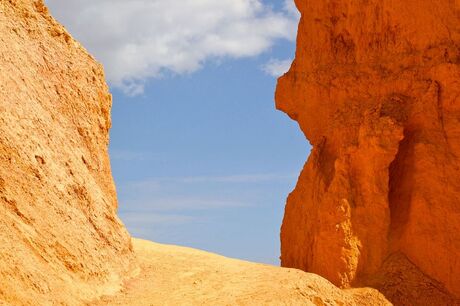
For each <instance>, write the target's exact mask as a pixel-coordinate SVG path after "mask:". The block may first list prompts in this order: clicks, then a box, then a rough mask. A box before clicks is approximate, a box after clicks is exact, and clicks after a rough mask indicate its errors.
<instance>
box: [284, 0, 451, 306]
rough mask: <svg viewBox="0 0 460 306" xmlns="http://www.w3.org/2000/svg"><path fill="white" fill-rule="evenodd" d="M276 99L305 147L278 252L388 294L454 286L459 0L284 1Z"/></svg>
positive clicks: (426, 293)
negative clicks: (296, 18) (295, 22)
mask: <svg viewBox="0 0 460 306" xmlns="http://www.w3.org/2000/svg"><path fill="white" fill-rule="evenodd" d="M296 4H297V7H298V8H299V10H300V11H301V13H302V19H301V22H300V26H299V33H298V39H297V51H296V59H295V61H294V63H293V65H292V67H291V70H290V71H289V72H288V73H287V74H286V75H285V76H284V77H282V78H281V79H280V80H279V84H278V88H277V92H276V101H277V107H278V108H279V109H280V110H282V111H284V112H286V113H287V114H288V115H289V116H290V117H291V118H293V119H294V120H296V121H298V123H299V125H300V128H301V129H302V131H303V132H304V134H305V135H306V137H307V138H308V140H309V141H310V143H311V144H312V146H313V150H312V153H311V155H310V157H309V159H308V161H307V163H306V164H305V167H304V169H303V171H302V173H301V175H300V177H299V181H298V184H297V186H296V188H295V190H294V191H293V192H292V194H291V195H290V196H289V198H288V201H287V205H286V211H285V217H284V220H283V225H282V229H281V243H282V246H281V253H282V254H281V256H282V257H281V259H282V265H283V266H286V267H296V268H300V269H303V270H305V271H310V272H313V273H318V274H320V275H322V276H325V277H326V278H328V279H329V280H331V281H332V282H333V283H335V284H336V285H339V286H342V287H350V286H355V285H363V284H366V285H373V286H375V287H377V288H379V289H381V290H382V291H383V292H384V293H385V294H386V295H387V297H389V298H390V299H391V300H392V301H393V302H395V304H400V305H417V304H418V305H453V304H456V303H459V300H458V298H459V297H460V2H459V1H454V0H405V1H395V0H347V1H338V0H325V1H313V0H297V1H296Z"/></svg>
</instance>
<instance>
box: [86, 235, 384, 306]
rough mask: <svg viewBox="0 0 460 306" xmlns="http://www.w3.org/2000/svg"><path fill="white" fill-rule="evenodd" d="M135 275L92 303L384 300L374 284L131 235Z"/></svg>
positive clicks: (362, 302)
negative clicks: (342, 283) (338, 283)
mask: <svg viewBox="0 0 460 306" xmlns="http://www.w3.org/2000/svg"><path fill="white" fill-rule="evenodd" d="M133 244H134V249H135V253H136V255H137V258H138V260H139V262H140V266H141V270H140V271H139V273H138V275H137V276H136V277H134V278H132V279H131V280H129V281H127V282H126V284H125V287H124V289H123V290H122V292H120V293H119V294H117V295H115V296H109V297H104V298H102V299H101V300H99V301H97V302H94V303H91V305H277V306H278V305H389V304H388V303H387V302H386V301H385V300H384V298H383V296H382V295H380V293H378V292H377V291H376V290H373V289H367V288H366V289H353V290H340V289H338V288H336V287H335V286H334V285H332V284H331V283H329V282H328V281H326V280H325V279H323V278H321V277H319V276H317V275H314V274H309V273H305V272H302V271H299V270H295V269H285V268H280V267H275V266H270V265H263V264H256V263H250V262H246V261H242V260H236V259H230V258H226V257H223V256H219V255H215V254H211V253H207V252H204V251H199V250H195V249H190V248H184V247H178V246H170V245H162V244H157V243H153V242H149V241H144V240H139V239H133Z"/></svg>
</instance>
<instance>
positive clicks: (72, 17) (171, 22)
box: [46, 0, 298, 95]
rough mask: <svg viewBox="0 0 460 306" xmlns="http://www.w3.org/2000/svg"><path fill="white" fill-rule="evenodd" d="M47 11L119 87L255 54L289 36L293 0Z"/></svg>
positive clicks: (119, 2)
mask: <svg viewBox="0 0 460 306" xmlns="http://www.w3.org/2000/svg"><path fill="white" fill-rule="evenodd" d="M46 3H47V4H48V6H49V7H50V8H51V11H52V13H53V14H54V16H56V17H57V18H58V19H59V20H60V21H61V22H62V23H63V24H64V25H65V26H66V27H67V28H68V29H69V30H70V32H71V33H72V34H73V35H74V36H75V37H76V38H77V39H79V40H80V41H82V42H83V45H84V46H86V47H87V48H88V49H89V51H90V52H91V53H93V54H94V55H95V56H96V58H97V59H98V60H100V61H101V62H102V63H103V64H104V66H105V69H106V73H107V77H108V80H109V82H110V83H111V84H112V85H114V86H116V87H119V88H121V89H122V90H123V91H124V92H125V93H127V94H130V95H136V94H140V93H142V92H143V88H144V84H145V82H146V81H147V80H148V79H150V78H159V77H162V76H164V75H165V73H166V74H168V73H172V74H187V73H192V72H194V71H197V70H199V69H200V68H201V67H202V66H203V65H204V64H205V62H206V61H208V60H213V59H222V58H243V57H251V56H257V55H259V54H261V53H262V52H265V51H267V50H269V49H270V47H271V46H273V45H274V44H275V42H276V41H277V40H279V39H287V40H293V39H294V38H295V33H296V27H297V23H298V13H297V11H296V9H295V7H294V6H293V0H286V1H285V5H284V9H283V10H282V11H274V10H273V9H272V8H271V7H270V6H269V5H266V4H264V3H263V2H262V0H219V1H216V0H200V1H197V0H184V1H170V0H156V1H151V0H136V1H126V0H98V1H94V0H66V1H62V0H46Z"/></svg>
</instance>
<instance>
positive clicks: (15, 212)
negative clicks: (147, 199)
mask: <svg viewBox="0 0 460 306" xmlns="http://www.w3.org/2000/svg"><path fill="white" fill-rule="evenodd" d="M110 108H111V96H110V94H109V92H108V88H107V85H106V83H105V80H104V75H103V71H102V68H101V66H100V65H99V64H98V63H96V61H95V60H94V59H93V58H92V57H91V56H90V55H89V54H88V53H87V52H86V51H85V50H84V49H83V48H82V47H81V46H80V44H79V43H77V42H76V41H74V40H73V39H72V38H71V37H70V35H69V34H68V33H67V32H66V31H65V29H64V28H63V27H61V26H60V25H59V24H57V23H56V21H54V20H53V18H52V17H50V16H49V15H48V12H47V9H46V8H45V6H44V5H43V3H42V1H28V0H16V1H6V0H5V1H3V0H2V1H0V301H4V302H6V303H7V304H12V305H23V304H30V305H46V304H47V303H51V302H55V303H65V304H70V305H72V304H81V301H82V300H88V299H92V298H94V297H97V296H99V295H101V294H105V293H109V292H113V291H116V290H117V289H118V288H119V286H120V285H121V278H122V277H124V276H125V275H126V274H127V273H128V271H129V270H130V265H131V259H132V257H133V255H132V246H131V242H130V237H129V235H128V233H127V232H126V230H125V228H124V226H123V225H122V224H121V222H120V221H119V219H118V218H117V216H116V209H117V201H116V193H115V186H114V183H113V180H112V176H111V170H110V163H109V158H108V154H107V145H108V137H109V134H108V131H109V128H110Z"/></svg>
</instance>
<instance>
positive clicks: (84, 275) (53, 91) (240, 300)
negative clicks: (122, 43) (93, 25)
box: [0, 0, 388, 305]
mask: <svg viewBox="0 0 460 306" xmlns="http://www.w3.org/2000/svg"><path fill="white" fill-rule="evenodd" d="M110 107H111V96H110V94H109V92H108V88H107V85H106V83H105V81H104V76H103V71H102V68H101V66H100V65H99V64H97V63H96V62H95V61H94V59H93V58H92V57H91V56H90V55H89V54H88V53H87V52H86V51H85V50H84V49H83V48H82V47H81V46H80V45H79V44H78V43H77V42H76V41H74V40H73V39H72V38H71V36H70V35H69V34H68V33H67V32H66V31H65V29H64V28H62V27H61V26H60V25H59V24H57V23H56V21H54V20H53V19H52V17H50V16H49V14H48V12H47V9H46V8H45V6H44V5H43V2H42V1H32V0H0V305H85V304H89V305H94V304H100V305H165V304H166V305H182V304H187V305H190V304H192V305H193V304H196V305H228V304H235V303H237V304H239V305H260V304H264V305H280V304H285V305H325V304H327V305H344V304H346V305H366V304H367V303H368V302H369V301H371V302H372V303H373V304H376V305H387V304H388V302H387V301H386V300H385V298H384V297H383V296H382V295H381V294H380V293H379V292H378V291H376V290H374V289H356V290H340V289H339V288H337V287H335V286H334V285H332V284H331V283H329V282H328V281H327V280H325V279H323V278H321V277H319V276H316V275H311V274H307V273H304V272H302V271H298V270H290V269H282V268H279V267H270V266H264V265H259V264H252V263H247V262H243V261H239V260H233V259H228V258H224V257H221V256H217V255H213V254H208V253H205V252H201V251H197V250H191V249H185V248H180V247H174V246H162V245H158V244H154V243H151V242H145V241H138V240H134V242H135V244H134V246H135V249H133V248H132V245H131V239H130V237H129V235H128V234H127V232H126V230H125V229H124V227H123V225H122V224H121V223H120V221H119V220H118V218H117V216H116V208H117V202H116V194H115V187H114V183H113V180H112V176H111V171H110V163H109V159H108V155H107V145H108V131H109V128H110ZM135 256H136V257H137V259H134V257H135ZM139 267H140V269H139Z"/></svg>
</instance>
